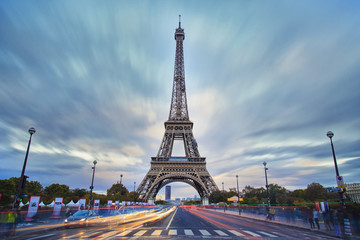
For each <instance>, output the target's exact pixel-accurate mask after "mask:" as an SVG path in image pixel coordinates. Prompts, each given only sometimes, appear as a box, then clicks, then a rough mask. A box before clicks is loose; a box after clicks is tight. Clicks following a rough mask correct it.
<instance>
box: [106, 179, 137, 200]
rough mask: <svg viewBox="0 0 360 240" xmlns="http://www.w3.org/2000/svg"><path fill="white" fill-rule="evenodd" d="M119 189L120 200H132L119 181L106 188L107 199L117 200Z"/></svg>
mask: <svg viewBox="0 0 360 240" xmlns="http://www.w3.org/2000/svg"><path fill="white" fill-rule="evenodd" d="M120 189H121V198H120V201H133V200H134V199H133V198H132V200H131V199H130V197H129V191H128V190H127V189H126V187H125V186H124V185H123V184H121V183H114V184H113V185H112V186H111V187H110V188H109V189H107V190H106V193H107V194H106V195H107V197H108V198H109V200H113V201H117V200H119V192H120Z"/></svg>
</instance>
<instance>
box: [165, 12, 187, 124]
mask: <svg viewBox="0 0 360 240" xmlns="http://www.w3.org/2000/svg"><path fill="white" fill-rule="evenodd" d="M184 39H185V33H184V29H182V28H181V15H179V27H178V28H177V29H176V31H175V40H176V52H175V67H174V82H173V91H172V97H171V106H170V113H169V121H189V113H188V109H187V101H186V90H185V68H184V49H183V41H184Z"/></svg>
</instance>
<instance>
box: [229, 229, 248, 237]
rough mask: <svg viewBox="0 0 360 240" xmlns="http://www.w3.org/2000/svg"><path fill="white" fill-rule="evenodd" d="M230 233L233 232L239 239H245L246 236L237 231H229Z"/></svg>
mask: <svg viewBox="0 0 360 240" xmlns="http://www.w3.org/2000/svg"><path fill="white" fill-rule="evenodd" d="M228 231H229V232H231V233H232V234H234V235H236V236H238V237H245V235H244V234H242V233H239V232H238V231H236V230H228Z"/></svg>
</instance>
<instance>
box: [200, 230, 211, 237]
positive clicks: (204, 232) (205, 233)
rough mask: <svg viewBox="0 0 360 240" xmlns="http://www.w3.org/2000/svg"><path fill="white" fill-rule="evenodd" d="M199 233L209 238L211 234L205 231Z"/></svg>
mask: <svg viewBox="0 0 360 240" xmlns="http://www.w3.org/2000/svg"><path fill="white" fill-rule="evenodd" d="M199 231H200V232H201V234H202V235H204V236H210V235H211V234H210V233H209V232H208V231H206V230H199Z"/></svg>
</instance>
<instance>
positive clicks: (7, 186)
mask: <svg viewBox="0 0 360 240" xmlns="http://www.w3.org/2000/svg"><path fill="white" fill-rule="evenodd" d="M19 179H20V178H15V177H12V178H9V179H0V193H1V195H2V196H1V200H0V203H1V205H2V206H6V205H10V204H11V203H12V202H14V198H11V195H12V194H16V188H17V183H18V182H19Z"/></svg>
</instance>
